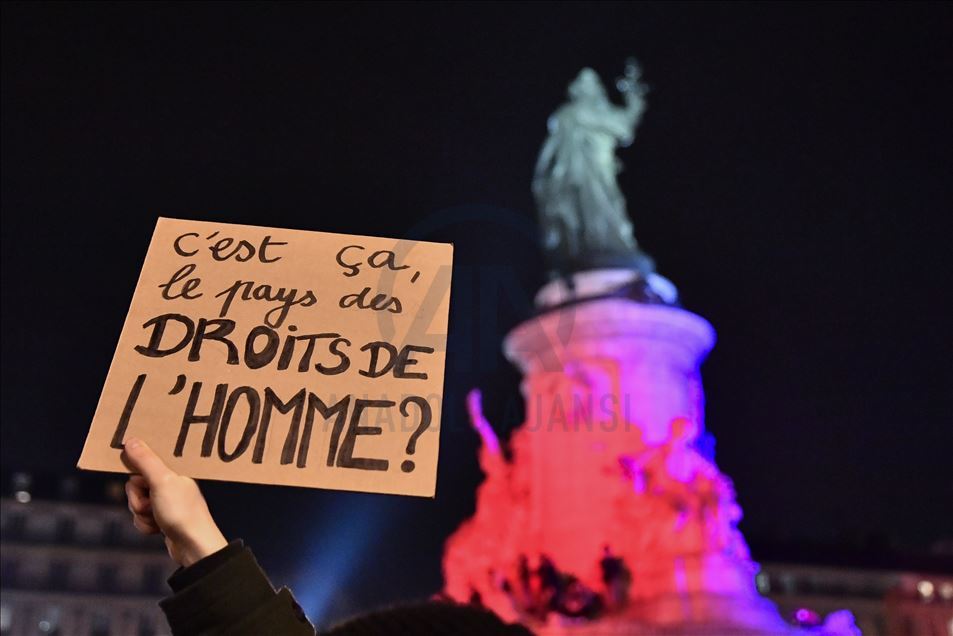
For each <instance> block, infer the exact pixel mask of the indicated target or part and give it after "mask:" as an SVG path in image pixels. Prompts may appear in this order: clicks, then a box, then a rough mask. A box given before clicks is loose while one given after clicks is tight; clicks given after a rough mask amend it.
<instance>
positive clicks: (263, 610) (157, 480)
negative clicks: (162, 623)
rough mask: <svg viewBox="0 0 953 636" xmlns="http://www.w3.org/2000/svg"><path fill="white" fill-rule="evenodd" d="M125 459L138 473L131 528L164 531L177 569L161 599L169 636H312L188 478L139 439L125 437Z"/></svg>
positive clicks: (129, 487)
mask: <svg viewBox="0 0 953 636" xmlns="http://www.w3.org/2000/svg"><path fill="white" fill-rule="evenodd" d="M123 457H124V459H125V460H126V462H127V463H128V465H129V466H130V468H131V469H132V470H133V471H135V472H136V473H138V474H134V475H132V476H131V477H130V478H129V481H128V482H127V484H126V494H127V496H128V498H129V510H130V511H131V512H132V515H133V524H134V525H135V526H136V528H137V529H138V530H139V531H140V532H142V533H143V534H162V535H163V537H164V538H165V543H166V547H167V549H168V551H169V556H171V557H172V559H173V560H174V561H175V562H176V563H178V564H179V565H180V566H181V567H180V568H179V569H178V570H177V571H176V572H175V573H174V574H173V575H172V577H171V578H170V579H169V585H170V587H171V588H172V591H173V595H172V596H170V597H169V598H166V599H164V600H163V601H161V602H160V607H161V608H162V610H163V611H164V612H165V615H166V618H167V620H168V621H169V626H170V628H171V630H172V633H173V634H174V635H175V636H192V635H197V634H202V635H203V636H246V635H247V636H253V635H255V636H257V635H259V634H265V633H267V634H278V635H288V636H314V634H315V631H314V627H313V626H312V625H311V623H309V622H308V620H307V618H306V617H305V615H304V613H303V612H302V611H301V608H300V607H299V606H298V604H297V603H296V602H295V600H294V597H293V596H292V595H291V593H290V592H289V591H288V590H287V589H285V588H283V589H281V590H277V591H276V590H275V589H274V587H273V586H272V585H271V582H270V581H269V580H268V577H267V576H266V575H265V573H264V572H263V571H262V569H261V568H260V567H259V566H258V563H257V562H256V561H255V558H254V556H253V555H252V553H251V551H250V550H249V549H248V548H246V547H245V546H244V545H243V544H242V543H241V542H240V541H235V542H232V543H228V542H227V541H226V540H225V537H224V535H223V534H222V532H221V530H219V528H218V525H217V524H216V523H215V520H214V519H213V518H212V515H211V513H210V512H209V509H208V505H207V504H206V502H205V498H204V497H203V496H202V493H201V491H200V490H199V487H198V485H197V484H196V483H195V481H194V480H193V479H190V478H189V477H185V476H182V475H179V474H177V473H175V472H174V471H173V470H171V469H170V468H169V467H168V466H166V465H165V463H164V462H163V461H162V459H160V458H159V456H158V455H156V454H155V453H154V452H153V451H152V449H150V448H149V447H148V446H147V445H146V444H145V443H144V442H142V441H140V440H136V439H130V440H127V442H126V445H125V450H124V452H123Z"/></svg>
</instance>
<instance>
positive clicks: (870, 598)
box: [757, 563, 953, 636]
mask: <svg viewBox="0 0 953 636" xmlns="http://www.w3.org/2000/svg"><path fill="white" fill-rule="evenodd" d="M757 584H758V590H759V591H760V592H761V593H762V594H764V595H765V596H767V597H768V598H770V599H771V600H772V601H774V602H775V603H776V604H777V605H778V608H779V609H780V610H781V614H782V616H784V617H785V618H786V619H788V620H789V621H790V622H792V623H799V624H803V625H805V626H811V625H814V624H816V623H817V622H818V621H819V620H820V617H822V616H825V615H827V614H829V613H830V612H832V611H835V610H837V609H839V608H847V609H849V610H850V611H851V612H852V613H853V615H854V619H855V621H856V623H857V627H859V628H860V630H861V632H862V633H863V634H864V636H953V574H950V573H948V574H936V573H916V572H904V571H897V570H874V569H861V568H850V567H827V566H818V565H803V564H790V563H764V564H762V567H761V572H760V573H759V574H758V577H757Z"/></svg>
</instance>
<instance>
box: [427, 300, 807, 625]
mask: <svg viewBox="0 0 953 636" xmlns="http://www.w3.org/2000/svg"><path fill="white" fill-rule="evenodd" d="M544 291H545V289H544ZM542 296H543V297H545V295H542ZM576 300H578V297H577V298H576ZM714 341H715V333H714V330H713V329H712V327H711V325H710V324H709V323H708V322H707V321H706V320H704V319H703V318H701V317H699V316H697V315H695V314H692V313H690V312H688V311H684V310H682V309H678V308H675V307H671V306H666V305H647V304H642V303H637V302H633V301H630V300H624V299H615V298H602V299H593V300H589V301H582V302H577V303H576V304H570V305H565V306H562V307H560V308H557V309H553V310H550V311H548V312H546V313H544V314H542V315H540V316H538V317H536V318H533V319H531V320H529V321H527V322H524V323H523V324H521V325H519V326H518V327H516V328H515V329H514V330H513V331H512V332H511V333H510V334H509V336H508V337H507V339H506V341H505V344H504V350H505V353H506V355H507V357H508V358H509V359H510V360H511V361H513V362H514V363H515V364H517V365H518V366H519V368H520V369H521V370H522V372H523V374H524V380H523V383H522V392H523V395H524V396H525V400H526V421H525V422H524V423H523V425H522V426H521V427H520V428H519V429H517V430H516V431H515V432H514V434H513V437H512V439H511V442H510V448H511V451H512V458H511V460H510V461H505V460H504V459H503V456H502V454H501V453H500V452H499V451H496V452H493V451H492V449H491V448H490V447H488V446H484V448H483V449H482V451H481V465H482V466H483V468H484V471H485V472H486V473H487V479H486V481H485V482H484V483H483V484H482V485H481V486H480V489H479V491H478V493H477V512H476V514H475V515H474V517H472V518H471V519H470V520H468V521H467V522H465V524H464V525H463V526H462V527H461V528H460V529H459V530H458V531H457V533H456V534H454V535H453V536H452V537H451V538H450V539H449V540H448V542H447V547H446V552H445V559H444V571H445V575H446V583H447V585H446V592H447V593H448V594H449V595H450V596H452V597H454V598H456V599H457V600H460V601H467V600H471V599H475V598H477V597H478V598H479V599H480V602H482V603H483V604H485V605H487V606H488V607H490V608H491V609H493V610H494V611H496V612H497V613H498V614H500V615H501V616H502V617H503V618H504V619H507V620H521V621H523V622H526V623H527V624H529V625H531V627H532V628H533V629H535V630H538V631H540V632H541V633H552V634H562V633H574V634H576V633H578V634H589V633H593V634H595V633H598V634H616V633H618V634H672V635H673V636H674V635H677V634H692V635H701V634H719V635H729V634H749V635H755V634H757V635H767V634H771V635H772V636H774V635H780V634H793V633H796V632H795V631H794V628H792V627H790V626H789V625H787V624H786V623H785V622H783V621H782V620H781V618H780V617H779V615H778V614H777V611H776V609H775V608H774V606H773V604H771V603H770V602H769V601H767V600H765V599H763V598H762V597H760V596H759V595H758V593H757V590H756V588H755V585H754V575H755V572H756V566H755V564H754V563H752V562H751V560H750V558H749V556H748V551H747V547H746V545H745V542H744V539H743V537H742V536H741V534H740V533H739V532H738V531H737V529H736V527H735V525H736V523H737V521H738V519H740V516H741V515H740V509H739V508H738V506H737V504H736V503H735V497H734V490H733V488H732V485H731V482H730V480H729V479H728V478H727V477H725V476H724V475H722V474H721V473H720V472H719V470H718V468H717V467H716V466H715V465H714V464H713V463H712V462H711V461H709V460H708V459H706V458H705V457H703V456H702V455H701V454H700V453H699V452H698V451H697V450H696V448H695V446H694V444H695V442H696V439H697V437H698V435H699V434H700V433H701V431H703V429H704V422H703V417H704V392H703V389H702V383H701V375H700V370H699V367H700V364H701V363H702V361H703V360H704V358H705V356H706V355H707V353H708V351H709V350H710V349H711V347H712V346H713V344H714ZM609 558H611V559H615V562H616V563H623V564H624V568H625V569H627V570H628V571H629V572H630V573H631V574H630V577H628V578H629V579H630V581H629V582H628V583H627V584H624V585H620V584H618V583H611V582H607V581H606V580H605V570H604V567H605V563H606V560H605V559H609ZM547 560H548V561H547ZM548 562H551V563H552V565H553V566H554V570H553V569H551V570H549V571H548V573H547V572H544V570H545V569H546V567H547V566H546V563H548ZM554 571H558V576H557V575H555V574H552V572H554ZM615 580H618V579H615ZM547 581H549V582H548V583H547ZM552 581H556V582H555V583H553V582H552ZM620 590H622V593H621V594H620ZM596 597H598V598H597V599H596V600H593V599H594V598H596ZM587 599H588V600H587ZM599 599H601V600H599ZM587 602H594V603H601V605H602V607H601V608H600V609H599V610H598V611H597V612H592V613H590V619H588V620H582V619H569V618H567V616H571V615H573V614H574V613H576V612H577V610H578V611H582V610H579V608H580V607H584V606H585V603H587ZM557 606H558V608H557ZM554 608H557V609H554ZM593 617H594V618H593Z"/></svg>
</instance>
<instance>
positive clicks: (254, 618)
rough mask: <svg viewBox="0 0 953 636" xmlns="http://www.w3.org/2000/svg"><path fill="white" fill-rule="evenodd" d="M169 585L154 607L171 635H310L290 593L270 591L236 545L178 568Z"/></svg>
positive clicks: (246, 554) (255, 564)
mask: <svg viewBox="0 0 953 636" xmlns="http://www.w3.org/2000/svg"><path fill="white" fill-rule="evenodd" d="M169 586H170V587H171V588H172V592H173V595H172V596H170V597H169V598H167V599H164V600H162V601H161V602H160V603H159V606H160V607H161V608H162V611H163V612H165V616H166V619H168V621H169V627H170V628H171V629H172V634H173V636H226V635H227V636H264V635H266V634H267V635H272V634H273V635H275V636H315V630H314V626H313V625H312V624H311V623H310V622H308V619H307V617H306V616H305V615H304V612H303V611H302V610H301V607H300V606H299V605H298V603H297V602H296V601H295V599H294V596H292V595H291V592H289V591H288V589H287V588H281V589H280V590H277V591H276V590H275V588H274V587H272V585H271V582H270V581H269V580H268V577H267V576H266V575H265V573H264V572H263V571H262V569H261V568H260V567H259V566H258V562H257V561H255V557H254V556H253V555H252V553H251V550H249V549H248V548H246V547H245V546H244V545H243V544H242V542H241V541H234V542H232V543H230V544H229V545H228V546H227V547H225V548H222V549H221V550H219V551H218V552H216V553H215V554H212V555H210V556H207V557H205V558H204V559H202V560H201V561H198V562H197V563H194V564H192V565H191V566H189V567H187V568H181V569H179V570H177V571H176V572H175V574H173V575H172V576H171V578H169Z"/></svg>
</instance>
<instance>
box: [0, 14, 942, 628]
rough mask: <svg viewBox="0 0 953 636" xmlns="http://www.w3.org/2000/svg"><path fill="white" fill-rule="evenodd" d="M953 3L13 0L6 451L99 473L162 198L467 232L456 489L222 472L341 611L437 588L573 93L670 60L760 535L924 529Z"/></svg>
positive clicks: (312, 593)
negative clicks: (423, 491) (314, 482)
mask: <svg viewBox="0 0 953 636" xmlns="http://www.w3.org/2000/svg"><path fill="white" fill-rule="evenodd" d="M951 7H953V5H950V4H928V5H918V4H912V3H905V4H892V5H858V4H850V5H842V4H825V5H809V6H802V5H783V6H778V5H776V4H758V5H737V4H732V5H718V4H707V3H706V4H678V5H672V6H670V5H662V4H639V5H634V6H633V5H621V4H585V5H558V6H547V5H544V4H535V3H534V4H522V5H493V6H492V7H489V8H484V7H480V6H476V5H458V4H445V5H396V6H395V5H387V6H383V5H382V6H375V5H360V6H354V7H350V6H325V5H311V6H307V7H303V6H289V5H270V4H269V5H241V6H232V5H225V4H215V5H200V6H195V5H192V4H188V5H186V4H179V5H175V6H168V5H152V4H150V5H145V6H143V5H140V4H111V5H105V6H101V5H80V6H73V5H46V4H44V5H39V4H35V5H22V4H20V5H12V6H10V5H4V8H3V33H2V35H3V43H2V47H3V50H2V53H3V57H2V72H3V84H2V109H3V112H2V135H3V136H2V213H3V226H2V243H3V247H2V265H3V267H2V279H3V280H2V300H3V321H2V328H3V336H2V352H3V384H2V387H3V393H2V421H0V422H2V426H0V431H2V461H3V467H4V469H7V470H11V469H15V468H23V469H29V470H45V471H57V472H63V473H68V472H69V471H71V470H73V466H74V465H75V462H76V460H77V458H78V456H79V452H80V449H81V447H82V443H83V440H84V438H85V435H86V430H87V427H88V424H89V421H90V419H91V417H92V414H93V411H94V409H95V406H96V402H97V399H98V397H99V392H100V389H101V387H102V382H103V380H104V378H105V375H106V371H107V368H108V365H109V362H110V359H111V357H112V354H113V349H114V347H115V343H116V340H117V338H118V335H119V332H120V329H121V326H122V323H123V319H124V317H125V312H126V309H127V307H128V303H129V300H130V298H131V295H132V291H133V288H134V286H135V283H136V279H137V276H138V272H139V267H140V265H141V263H142V259H143V256H144V254H145V250H146V247H147V245H148V242H149V239H150V236H151V233H152V228H153V225H154V223H155V219H156V217H157V216H171V217H179V218H194V219H204V220H213V221H226V222H235V223H247V224H256V225H270V226H278V227H290V228H300V229H309V230H324V231H333V232H347V233H355V234H373V235H382V236H394V237H412V238H426V239H429V240H438V241H452V242H454V243H455V244H456V259H455V260H456V266H457V267H456V272H455V279H454V283H453V285H454V288H453V301H452V302H453V308H452V314H451V327H450V328H451V335H450V343H449V352H448V376H447V387H446V391H447V409H446V411H445V416H444V417H445V422H444V430H443V433H442V435H443V438H442V444H441V459H440V473H439V479H438V486H437V490H438V494H437V498H436V499H435V500H433V501H431V500H419V499H411V498H401V497H385V496H375V495H365V494H348V493H329V492H321V491H311V490H303V489H292V488H276V487H264V486H248V485H236V484H208V486H207V488H206V490H207V493H208V497H209V500H210V504H211V506H212V509H213V511H214V512H216V513H217V515H218V516H219V517H220V519H221V522H222V525H223V527H224V529H225V531H226V534H229V535H231V536H242V537H245V538H246V539H247V540H248V541H249V542H250V543H251V544H252V546H253V547H254V548H255V550H256V552H257V553H258V554H259V556H260V559H261V561H262V562H263V564H264V565H265V566H266V567H267V568H268V569H270V570H271V571H272V572H273V573H274V574H275V578H276V579H277V580H278V581H279V582H281V583H289V584H292V585H293V586H294V587H295V589H296V591H297V592H298V594H299V596H301V597H302V599H301V600H302V603H303V604H304V605H305V606H306V607H309V608H311V609H312V612H315V613H318V614H321V616H319V620H320V619H321V618H323V617H324V616H326V614H324V613H322V610H321V608H322V607H324V606H326V605H327V604H328V603H330V604H331V605H333V606H334V609H333V610H331V614H332V615H333V614H335V613H346V612H347V611H350V610H351V609H353V608H358V607H363V606H366V605H368V604H372V603H379V602H382V601H390V600H397V599H403V598H412V597H416V596H421V595H426V594H427V593H429V592H431V591H434V590H436V589H437V588H438V587H439V585H440V570H439V567H440V562H439V555H440V553H441V550H442V542H443V540H444V539H445V538H446V537H447V536H448V535H449V533H450V532H451V531H452V530H453V529H454V528H455V527H456V526H457V525H458V524H459V523H460V522H461V521H462V520H463V519H464V518H466V517H467V516H469V514H470V513H471V512H472V509H473V490H474V487H475V486H476V484H477V483H478V482H479V480H480V474H479V471H478V468H477V463H476V448H477V438H476V435H475V434H474V433H472V432H471V431H470V430H469V428H468V425H467V423H466V419H465V412H464V408H463V403H462V397H463V395H464V393H465V392H466V390H468V389H469V388H470V387H472V386H481V387H483V388H484V389H485V393H486V410H487V415H488V417H489V418H490V419H491V421H493V422H495V423H496V424H497V425H498V428H499V429H500V431H501V432H505V431H507V430H509V429H511V428H512V427H513V426H514V425H515V424H517V423H518V422H519V421H520V415H521V408H522V406H521V403H520V401H519V395H518V390H517V384H518V379H519V376H518V374H517V373H516V372H515V371H514V370H513V369H512V368H511V367H510V366H509V365H508V363H507V362H506V361H505V360H504V359H503V357H502V355H501V354H500V352H499V349H500V342H501V339H502V337H503V336H504V334H505V333H506V332H507V331H508V330H509V329H510V328H512V327H513V326H514V325H515V324H517V323H518V322H519V321H520V320H523V319H525V318H527V317H528V316H529V315H530V311H531V307H530V305H529V303H530V300H529V299H530V298H531V295H532V293H533V292H534V291H535V289H536V288H537V287H538V286H539V285H540V284H541V283H542V282H543V280H544V274H545V272H544V271H543V267H542V262H541V257H540V254H539V250H538V248H537V247H536V244H535V237H534V234H533V232H534V229H533V222H534V221H533V218H534V214H535V213H534V207H533V201H532V197H531V194H530V190H529V182H530V176H531V173H532V168H533V164H534V162H535V158H536V153H537V152H538V150H539V147H540V144H541V142H542V140H543V138H544V136H545V122H546V118H547V116H548V115H549V114H550V113H551V112H552V111H553V110H554V109H555V108H556V107H557V106H558V105H559V104H560V103H561V102H562V101H563V96H564V91H565V87H566V85H567V83H568V82H569V80H570V79H571V78H572V77H573V76H574V75H575V73H577V72H578V71H579V69H580V68H582V67H583V66H587V65H588V66H592V67H593V68H595V69H596V70H597V71H599V72H600V74H601V75H602V76H603V78H604V79H606V80H609V79H611V78H613V77H615V76H616V75H618V74H620V73H621V71H622V67H623V62H624V60H625V58H626V57H628V56H630V55H635V56H637V57H638V59H639V60H640V62H641V64H642V66H643V69H644V74H645V81H646V82H647V83H648V84H649V85H650V86H651V93H650V94H649V97H648V100H649V108H648V111H647V112H646V115H645V117H644V119H643V122H642V125H641V127H640V129H639V132H638V137H637V139H636V142H635V144H634V145H633V146H632V147H630V148H628V149H625V150H623V151H622V152H621V154H620V156H621V158H622V159H623V161H624V162H625V165H626V170H625V172H624V173H623V174H622V175H621V176H620V183H621V186H622V188H623V190H624V191H625V193H626V196H627V198H628V202H629V210H630V213H631V215H632V217H633V222H634V225H635V231H636V236H637V237H638V239H639V242H640V243H641V244H642V246H643V247H644V248H645V249H646V250H647V251H648V252H649V253H651V254H652V255H653V257H654V258H655V260H656V262H657V264H658V267H659V271H660V272H661V273H662V274H664V275H665V276H667V277H668V278H670V279H671V280H672V281H673V282H675V284H676V285H677V286H678V287H679V289H680V292H681V294H682V299H683V303H684V305H685V307H686V308H688V309H690V310H692V311H694V312H697V313H699V314H701V315H702V316H704V317H706V318H707V319H708V320H710V321H711V322H712V323H713V324H714V326H715V327H716V329H717V330H718V335H719V342H718V344H717V346H716V348H715V350H714V352H713V353H712V355H711V357H710V358H709V361H708V362H707V363H706V364H705V366H704V368H703V373H704V378H705V383H706V389H707V397H708V410H707V423H708V427H709V430H710V431H712V432H713V433H714V435H715V436H716V438H717V440H718V445H717V461H718V464H719V466H720V467H721V468H722V469H723V470H724V471H725V472H726V473H727V474H728V475H730V476H731V477H732V478H733V479H734V481H735V484H736V487H737V490H738V493H739V500H740V503H741V505H742V507H743V509H744V510H745V514H746V517H745V520H744V521H743V523H742V529H743V530H744V531H745V533H746V534H747V536H748V537H749V539H750V540H751V543H752V547H753V550H754V556H755V557H756V558H780V557H784V556H786V554H785V553H784V550H790V549H791V546H794V549H795V551H796V550H798V549H803V552H802V553H801V554H802V556H803V555H809V554H810V550H813V549H815V548H816V549H817V550H820V549H821V548H819V547H818V546H821V547H823V546H835V547H836V546H840V548H838V549H839V550H840V552H839V554H847V553H848V552H850V551H855V552H857V554H859V555H864V556H862V557H861V556H858V557H857V558H858V559H862V560H865V563H869V562H873V563H874V564H877V563H880V564H886V563H887V561H888V558H887V556H886V555H888V554H892V553H923V552H925V551H927V550H929V548H930V546H931V545H932V544H933V543H934V542H936V541H937V540H939V539H942V538H950V537H953V510H951V508H953V505H951V502H953V459H951V458H953V335H951V324H953V315H951V313H953V312H951V305H953V303H951V295H953V292H951V290H953V268H951V257H950V252H951V250H953V227H951V225H953V223H951V216H953V211H951V202H953V171H951V152H950V148H951V147H953V90H951V89H953V79H951V78H953V9H951ZM487 280H493V281H497V282H498V283H499V284H492V285H487V284H486V281H487ZM500 281H502V282H500ZM779 546H780V547H779ZM784 546H787V547H786V548H785V547H784ZM809 548H810V549H809ZM841 548H842V549H841ZM835 553H838V552H837V551H836V550H835ZM818 554H820V552H818ZM851 554H853V552H851ZM803 558H808V556H803ZM322 577H323V578H322ZM329 580H330V581H331V584H327V583H328V581H329ZM329 589H333V590H334V597H333V598H331V599H324V600H323V601H322V599H321V598H318V597H320V595H321V594H322V592H323V591H325V590H329ZM322 603H324V604H322Z"/></svg>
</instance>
